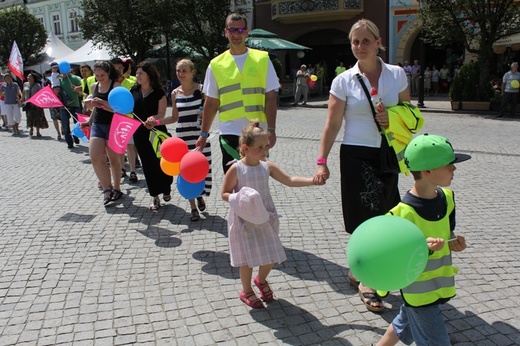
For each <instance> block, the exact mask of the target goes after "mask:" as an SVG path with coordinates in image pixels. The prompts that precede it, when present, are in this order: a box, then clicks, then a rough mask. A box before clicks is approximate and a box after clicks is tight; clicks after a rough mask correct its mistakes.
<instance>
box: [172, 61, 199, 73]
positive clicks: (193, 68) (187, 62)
mask: <svg viewBox="0 0 520 346" xmlns="http://www.w3.org/2000/svg"><path fill="white" fill-rule="evenodd" d="M179 65H186V66H188V67H189V69H190V71H195V65H194V64H193V61H191V60H190V59H181V60H179V61H177V64H176V65H175V66H179Z"/></svg>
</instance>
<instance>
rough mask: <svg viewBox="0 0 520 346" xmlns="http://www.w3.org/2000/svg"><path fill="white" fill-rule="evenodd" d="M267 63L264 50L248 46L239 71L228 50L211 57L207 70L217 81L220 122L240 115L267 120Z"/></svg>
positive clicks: (251, 118)
mask: <svg viewBox="0 0 520 346" xmlns="http://www.w3.org/2000/svg"><path fill="white" fill-rule="evenodd" d="M268 63H269V55H268V54H267V52H263V51H259V50H256V49H249V53H248V55H247V58H246V61H245V63H244V67H243V68H242V73H240V71H239V70H238V67H237V65H236V63H235V60H234V59H233V56H232V55H231V53H230V52H229V51H226V52H224V53H222V54H220V55H219V56H217V57H216V58H214V59H213V60H211V62H210V65H211V71H212V72H213V75H214V76H215V79H216V80H217V84H218V92H219V100H220V108H219V119H220V121H221V122H227V121H232V120H235V119H240V118H244V117H246V118H247V119H249V120H254V119H258V120H259V121H263V122H265V121H267V117H266V115H265V89H266V85H267V71H268V66H269V65H268Z"/></svg>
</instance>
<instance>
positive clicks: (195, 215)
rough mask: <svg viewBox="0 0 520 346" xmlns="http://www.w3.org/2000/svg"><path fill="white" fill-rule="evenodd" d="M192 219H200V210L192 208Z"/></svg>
mask: <svg viewBox="0 0 520 346" xmlns="http://www.w3.org/2000/svg"><path fill="white" fill-rule="evenodd" d="M190 220H191V221H199V220H200V215H199V211H198V210H197V209H192V210H191V217H190Z"/></svg>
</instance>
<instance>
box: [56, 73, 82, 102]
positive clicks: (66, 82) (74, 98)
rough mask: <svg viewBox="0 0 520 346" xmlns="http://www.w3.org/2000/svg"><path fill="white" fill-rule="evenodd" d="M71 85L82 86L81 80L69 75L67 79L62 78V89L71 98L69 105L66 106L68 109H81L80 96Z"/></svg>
mask: <svg viewBox="0 0 520 346" xmlns="http://www.w3.org/2000/svg"><path fill="white" fill-rule="evenodd" d="M71 85H74V86H81V78H79V77H78V76H76V75H69V76H67V77H65V78H60V86H61V89H62V90H64V91H65V93H66V94H67V97H68V98H69V103H68V104H66V105H65V106H66V107H67V108H70V107H76V108H79V107H81V105H80V102H79V95H78V93H77V92H75V91H74V90H73V87H71Z"/></svg>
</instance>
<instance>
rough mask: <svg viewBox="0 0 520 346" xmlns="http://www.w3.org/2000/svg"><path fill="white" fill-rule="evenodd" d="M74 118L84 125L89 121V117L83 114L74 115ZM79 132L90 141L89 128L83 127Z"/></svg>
mask: <svg viewBox="0 0 520 346" xmlns="http://www.w3.org/2000/svg"><path fill="white" fill-rule="evenodd" d="M76 117H77V118H78V121H79V122H80V123H86V122H88V121H89V120H90V117H89V116H88V115H85V114H81V113H76ZM81 131H83V133H84V134H85V136H87V139H90V126H84V127H82V128H81Z"/></svg>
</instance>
